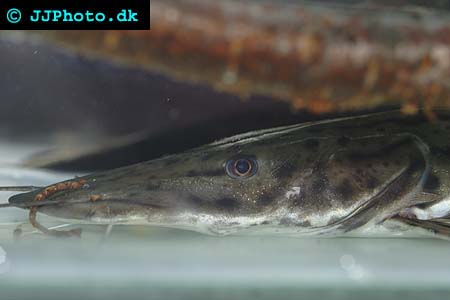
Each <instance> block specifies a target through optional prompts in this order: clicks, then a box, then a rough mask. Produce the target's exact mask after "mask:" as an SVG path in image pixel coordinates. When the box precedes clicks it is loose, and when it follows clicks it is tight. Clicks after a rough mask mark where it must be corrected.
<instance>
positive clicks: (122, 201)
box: [9, 111, 450, 237]
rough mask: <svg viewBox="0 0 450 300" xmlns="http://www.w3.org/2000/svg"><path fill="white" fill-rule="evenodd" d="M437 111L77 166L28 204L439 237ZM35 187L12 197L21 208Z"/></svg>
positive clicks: (225, 228)
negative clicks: (75, 173) (62, 183)
mask: <svg viewBox="0 0 450 300" xmlns="http://www.w3.org/2000/svg"><path fill="white" fill-rule="evenodd" d="M438 115H439V118H438V120H437V121H435V122H430V121H429V120H427V119H426V118H425V117H424V116H423V115H417V116H404V115H402V114H401V113H400V112H398V111H391V112H384V113H376V114H369V115H361V116H357V117H346V118H340V119H334V120H327V121H319V122H311V123H305V124H299V125H293V126H287V127H281V128H274V129H268V130H261V131H255V132H250V133H246V134H242V135H238V136H235V137H231V138H227V139H224V140H221V141H218V142H215V143H213V144H209V145H206V146H203V147H200V148H196V149H193V150H191V151H187V152H184V153H181V154H177V155H171V156H166V157H163V158H160V159H156V160H152V161H148V162H143V163H139V164H135V165H131V166H127V167H123V168H119V169H114V170H111V171H105V172H100V173H95V174H92V175H88V176H84V177H80V178H77V180H79V179H83V181H85V182H86V183H85V184H84V185H83V187H82V188H78V189H70V190H64V191H58V192H55V193H53V194H51V195H49V196H48V197H47V198H46V199H45V200H46V202H45V203H47V204H46V205H42V206H39V207H38V208H37V209H38V212H41V213H44V214H47V215H51V216H56V217H59V218H64V219H71V220H74V222H79V223H101V224H144V225H155V226H165V227H174V228H182V229H188V230H194V231H199V232H202V233H207V234H214V235H225V234H276V235H290V236H327V237H328V236H342V235H353V236H380V235H381V236H422V235H424V234H425V235H426V234H433V235H436V234H437V235H439V236H443V237H446V236H449V232H450V230H449V229H448V228H450V225H449V224H450V221H449V220H450V218H449V213H450V196H449V195H450V174H449V170H450V139H449V137H450V113H447V112H439V113H438ZM42 191H43V190H36V191H33V192H29V193H22V194H18V195H15V196H13V197H11V198H10V199H9V202H10V203H11V205H13V206H17V207H22V208H27V207H28V208H29V207H30V206H31V205H32V204H33V203H36V202H33V199H34V198H35V197H36V195H37V194H39V193H42ZM27 203H28V204H27ZM53 203H54V204H53Z"/></svg>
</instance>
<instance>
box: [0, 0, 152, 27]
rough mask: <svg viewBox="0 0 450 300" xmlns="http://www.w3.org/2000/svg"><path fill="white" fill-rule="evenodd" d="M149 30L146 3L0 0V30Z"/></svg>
mask: <svg viewBox="0 0 450 300" xmlns="http://www.w3.org/2000/svg"><path fill="white" fill-rule="evenodd" d="M14 29H20V30H27V29H29V30H34V29H39V30H41V29H51V30H58V29H64V30H67V29H77V30H81V29H112V30H113V29H125V30H133V29H139V30H140V29H150V0H89V1H87V0H0V30H14Z"/></svg>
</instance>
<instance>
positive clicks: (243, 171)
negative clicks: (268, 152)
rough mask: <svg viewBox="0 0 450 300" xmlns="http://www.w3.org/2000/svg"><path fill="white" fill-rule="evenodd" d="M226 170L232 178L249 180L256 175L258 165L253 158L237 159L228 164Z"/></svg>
mask: <svg viewBox="0 0 450 300" xmlns="http://www.w3.org/2000/svg"><path fill="white" fill-rule="evenodd" d="M225 169H226V171H227V173H228V175H229V176H230V177H233V178H248V177H251V176H253V175H255V173H256V171H257V170H258V164H257V162H256V159H254V158H251V157H235V158H232V159H230V160H229V161H228V162H227V163H226V165H225Z"/></svg>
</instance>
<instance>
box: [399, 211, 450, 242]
mask: <svg viewBox="0 0 450 300" xmlns="http://www.w3.org/2000/svg"><path fill="white" fill-rule="evenodd" d="M391 219H393V220H396V221H399V222H401V223H404V224H407V225H410V226H414V227H419V228H422V229H425V230H427V231H429V232H431V233H433V234H436V235H440V236H442V237H445V238H449V239H450V218H448V219H446V218H439V219H430V220H419V219H415V218H406V217H402V216H399V215H396V216H394V217H392V218H391Z"/></svg>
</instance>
